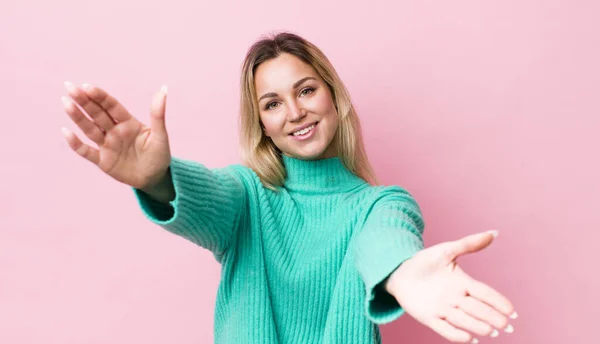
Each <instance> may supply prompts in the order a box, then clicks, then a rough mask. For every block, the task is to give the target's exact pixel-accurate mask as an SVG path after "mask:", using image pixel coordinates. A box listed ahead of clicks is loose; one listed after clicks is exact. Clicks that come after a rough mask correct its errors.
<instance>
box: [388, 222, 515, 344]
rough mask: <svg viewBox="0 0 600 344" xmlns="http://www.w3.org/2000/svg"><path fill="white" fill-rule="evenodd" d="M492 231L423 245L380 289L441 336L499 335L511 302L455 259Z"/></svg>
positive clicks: (509, 329)
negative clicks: (470, 273) (436, 243)
mask: <svg viewBox="0 0 600 344" xmlns="http://www.w3.org/2000/svg"><path fill="white" fill-rule="evenodd" d="M496 235H497V232H485V233H479V234H474V235H470V236H467V237H464V238H462V239H460V240H457V241H450V242H444V243H441V244H438V245H435V246H431V247H429V248H426V249H424V250H422V251H420V252H418V253H417V254H415V255H414V256H413V257H412V258H410V259H408V260H406V261H405V262H404V263H402V264H401V265H400V266H399V267H398V268H397V269H396V270H395V271H394V272H393V273H392V274H391V275H390V277H389V278H388V280H387V281H386V283H385V289H386V290H387V291H388V292H389V293H390V294H391V295H393V296H394V297H395V298H396V300H397V301H398V303H399V304H400V305H401V306H402V307H403V308H404V310H405V311H406V313H408V314H410V315H411V316H412V317H413V318H415V319H416V320H417V321H419V322H420V323H422V324H423V325H425V326H428V327H430V328H431V329H432V330H434V331H435V332H437V333H438V334H439V335H441V336H443V337H444V338H446V339H448V340H450V341H452V342H458V343H466V342H471V343H477V342H478V341H477V339H475V338H474V337H473V334H475V335H480V336H492V337H496V336H498V334H499V332H498V330H497V329H503V330H504V331H505V332H508V333H510V332H512V331H513V327H512V326H511V325H509V324H508V320H509V318H511V319H514V318H516V313H515V312H514V308H513V305H512V304H511V302H510V301H509V300H508V299H507V298H506V297H504V296H503V295H502V294H500V293H499V292H497V291H496V290H494V289H493V288H491V287H489V286H487V285H486V284H484V283H482V282H479V281H477V280H475V279H473V278H472V277H470V276H469V275H467V273H465V272H464V271H463V270H462V269H461V268H460V267H459V266H458V264H457V263H456V259H457V258H458V257H459V256H461V255H464V254H467V253H472V252H476V251H479V250H481V249H483V248H485V247H487V246H488V245H490V244H491V243H492V241H493V240H494V237H495V236H496Z"/></svg>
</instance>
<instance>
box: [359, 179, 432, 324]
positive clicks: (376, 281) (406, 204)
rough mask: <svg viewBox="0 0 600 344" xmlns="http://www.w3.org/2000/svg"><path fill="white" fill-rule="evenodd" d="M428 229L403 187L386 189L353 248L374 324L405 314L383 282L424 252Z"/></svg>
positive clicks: (374, 205) (366, 301)
mask: <svg viewBox="0 0 600 344" xmlns="http://www.w3.org/2000/svg"><path fill="white" fill-rule="evenodd" d="M424 227H425V224H424V222H423V218H422V216H421V210H420V208H419V206H418V205H417V203H416V202H415V200H414V199H413V198H412V196H411V195H410V194H409V193H408V192H407V191H406V190H404V189H403V188H401V187H396V186H393V187H386V188H385V189H384V191H383V192H382V194H381V195H380V197H379V198H378V199H377V200H376V201H375V202H374V203H373V205H372V207H371V209H370V211H369V213H368V215H367V218H366V220H365V222H364V226H363V228H362V230H361V231H360V233H359V234H358V237H357V238H356V240H355V241H354V244H353V248H352V249H353V256H354V263H355V264H356V268H357V270H358V272H359V274H360V275H361V277H362V279H363V282H364V284H365V288H366V299H365V303H366V304H365V307H366V316H367V318H368V319H369V320H371V321H372V322H374V323H376V324H385V323H388V322H391V321H393V320H396V319H397V318H399V317H400V316H401V315H402V314H404V309H402V307H401V306H400V305H399V304H398V302H397V301H396V299H395V298H394V297H393V296H392V295H390V294H389V293H388V292H386V291H385V289H384V288H383V283H382V282H383V281H385V280H386V278H387V277H388V276H389V275H390V274H391V273H392V272H394V271H395V270H396V268H398V266H400V264H402V262H404V261H405V260H407V259H409V258H411V257H412V256H413V255H414V254H415V253H417V252H418V251H420V250H422V249H423V238H422V234H423V230H424Z"/></svg>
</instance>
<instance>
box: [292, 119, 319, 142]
mask: <svg viewBox="0 0 600 344" xmlns="http://www.w3.org/2000/svg"><path fill="white" fill-rule="evenodd" d="M317 124H319V122H316V123H315V124H313V125H311V126H309V127H306V128H304V129H302V130H298V131H296V132H294V133H291V134H290V135H291V136H292V137H293V138H294V139H296V140H306V139H308V138H310V137H311V136H313V135H314V133H315V130H316V127H317Z"/></svg>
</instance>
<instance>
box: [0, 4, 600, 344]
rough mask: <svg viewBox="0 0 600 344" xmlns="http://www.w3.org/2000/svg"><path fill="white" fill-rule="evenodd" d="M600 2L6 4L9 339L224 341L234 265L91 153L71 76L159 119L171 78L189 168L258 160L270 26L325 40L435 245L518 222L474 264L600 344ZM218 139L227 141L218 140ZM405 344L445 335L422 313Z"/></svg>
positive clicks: (377, 160)
mask: <svg viewBox="0 0 600 344" xmlns="http://www.w3.org/2000/svg"><path fill="white" fill-rule="evenodd" d="M599 13H600V5H598V2H597V1H592V0H589V1H573V0H571V1H566V0H565V1H532V0H520V1H515V0H510V1H494V2H490V1H432V0H428V1H418V2H417V1H411V2H408V1H400V2H396V1H394V2H392V1H389V2H381V1H350V2H348V1H345V2H343V3H342V2H339V3H337V2H333V1H323V2H319V1H312V0H311V1H306V0H305V1H297V2H296V1H294V2H283V1H252V2H250V1H238V2H234V1H206V2H205V1H180V0H170V1H160V2H159V1H155V2H151V1H125V2H122V1H117V0H105V1H101V2H85V1H65V0H62V1H40V0H37V1H20V2H17V1H2V2H1V4H0V33H1V34H0V78H1V80H2V83H1V84H0V94H1V96H0V98H1V99H2V105H3V109H2V121H1V122H0V127H1V134H0V156H1V157H2V160H1V161H2V168H1V169H0V173H1V177H2V179H1V183H0V343H44V344H54V343H56V344H65V343H147V344H150V343H209V342H212V338H213V336H212V326H213V318H212V316H213V306H214V299H215V294H216V290H217V284H218V281H219V266H218V264H217V263H216V262H215V261H214V259H213V258H212V255H211V254H210V253H209V252H208V251H205V250H203V249H199V248H198V247H196V246H194V245H193V244H192V243H190V242H187V241H185V240H183V239H181V238H179V237H176V236H174V235H172V234H170V233H168V232H166V231H164V230H162V229H160V228H159V227H157V226H155V225H153V224H151V223H150V222H148V221H147V220H146V219H145V218H144V217H143V216H142V213H141V211H140V210H139V209H138V207H137V204H136V202H135V200H134V198H133V194H132V192H131V190H130V189H129V188H128V187H127V186H125V185H122V184H119V183H117V182H115V181H113V180H112V179H110V178H109V177H106V176H105V175H103V174H102V173H101V172H100V170H98V169H97V168H96V167H94V166H93V165H91V164H90V163H88V162H87V161H85V160H83V159H81V158H79V157H78V156H77V155H75V153H73V152H72V151H70V149H69V148H68V146H67V144H66V142H65V141H64V139H63V137H62V134H61V131H60V127H61V126H66V127H68V128H70V129H71V130H75V132H76V133H78V134H79V133H80V131H79V130H78V129H76V127H75V125H74V124H73V123H71V122H70V120H69V119H68V117H67V116H66V114H65V113H64V111H63V110H62V104H61V101H60V96H61V95H64V94H65V91H64V89H63V81H64V80H70V81H72V82H74V83H76V84H81V83H83V82H89V83H93V84H96V85H99V86H101V87H104V88H105V89H107V90H108V91H109V92H111V93H112V94H113V95H114V96H116V97H117V99H119V100H121V101H122V102H123V103H124V104H125V106H126V107H127V108H128V109H129V110H130V111H131V112H132V113H133V114H134V115H135V116H137V117H138V118H140V119H141V120H143V121H145V122H148V110H149V106H150V100H151V97H152V94H153V93H154V92H156V91H158V90H159V88H160V86H161V85H162V84H163V83H166V84H167V85H168V86H169V104H168V106H167V127H168V130H169V132H170V135H171V140H172V149H173V153H174V155H177V156H180V157H184V158H189V159H194V160H198V161H201V162H203V163H204V164H206V165H207V166H209V167H220V166H224V165H227V164H231V163H237V162H239V150H238V144H237V142H238V141H237V137H238V134H237V112H238V77H239V71H240V64H241V62H242V59H243V57H244V54H245V52H246V50H247V49H248V48H249V46H250V45H251V44H252V42H254V41H255V40H256V39H258V38H259V36H260V35H261V34H264V33H267V32H270V31H278V30H291V31H293V32H296V33H299V34H300V35H303V36H304V37H306V38H307V39H309V40H311V41H312V42H314V43H315V44H317V45H318V46H319V47H320V48H321V49H322V50H323V51H324V52H325V54H326V55H327V56H328V57H329V58H330V59H331V61H332V62H333V64H334V65H335V67H336V69H337V70H338V72H339V73H340V75H341V77H342V79H343V80H344V82H345V83H346V85H347V87H348V88H349V90H350V92H351V95H352V97H353V100H354V103H355V106H356V108H357V110H358V111H359V115H360V116H361V119H362V122H363V126H364V134H365V139H366V144H367V150H368V152H369V154H370V157H371V159H372V161H373V164H374V167H375V169H376V172H377V173H378V175H379V176H380V178H381V180H382V181H383V182H384V183H385V184H400V185H402V186H404V187H406V188H407V189H409V191H411V192H412V193H413V195H414V196H415V198H416V199H417V201H418V202H419V203H420V204H421V206H422V210H423V213H424V216H425V220H426V234H425V240H426V244H427V245H432V244H435V243H438V242H441V241H446V240H452V239H458V238H460V237H462V236H464V235H467V234H470V233H474V232H478V231H484V230H488V229H498V230H499V231H500V236H499V238H498V239H497V241H496V242H495V243H494V244H493V245H492V246H491V247H489V248H488V249H487V250H485V251H483V252H481V253H478V254H475V255H472V256H469V257H465V258H464V259H462V260H461V263H462V264H463V265H464V267H465V269H466V270H467V271H469V272H470V273H471V274H472V275H473V276H475V277H476V278H479V279H481V280H482V281H484V282H487V283H489V284H491V285H492V286H494V287H495V288H497V289H498V290H500V291H501V292H503V293H504V294H505V295H507V296H508V297H509V298H510V299H511V300H512V301H513V302H514V304H515V305H516V309H517V311H518V312H519V318H518V319H517V320H515V321H514V322H513V324H514V327H515V329H516V330H515V333H514V334H512V335H506V334H501V335H500V337H498V338H495V339H487V340H486V339H484V340H482V341H481V342H482V343H487V342H490V343H491V342H494V343H597V342H598V339H597V338H596V335H597V334H596V333H597V331H596V327H597V324H596V323H597V321H598V319H599V318H600V312H599V305H600V302H598V301H599V298H598V296H597V293H598V291H599V290H600V282H599V279H598V276H597V271H598V267H597V266H596V265H597V263H598V262H599V258H600V253H599V250H598V248H597V243H598V240H599V239H600V235H599V234H598V233H599V230H600V219H599V214H600V201H599V199H598V192H599V191H600V182H598V179H597V178H598V175H599V172H600V163H599V162H598V147H599V144H600V139H599V138H598V130H599V129H600V100H599V99H600V97H599V96H598V91H599V85H600V67H599V66H598V63H599V61H600V34H599V32H600V22H599V21H598V20H597V18H598V14H599ZM217 145H218V148H217ZM382 331H383V339H384V343H444V342H445V341H444V340H443V339H441V337H438V336H437V335H436V334H434V333H433V332H432V331H431V330H429V329H428V328H425V327H423V326H421V325H419V324H417V323H416V322H415V321H414V320H413V319H411V318H410V317H408V316H405V317H402V318H401V319H400V320H399V321H396V322H394V323H391V324H389V325H385V326H383V327H382Z"/></svg>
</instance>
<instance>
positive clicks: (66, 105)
mask: <svg viewBox="0 0 600 344" xmlns="http://www.w3.org/2000/svg"><path fill="white" fill-rule="evenodd" d="M60 100H61V101H62V103H63V105H64V106H65V107H69V106H71V101H70V100H69V98H67V97H65V96H62V97H60Z"/></svg>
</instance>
